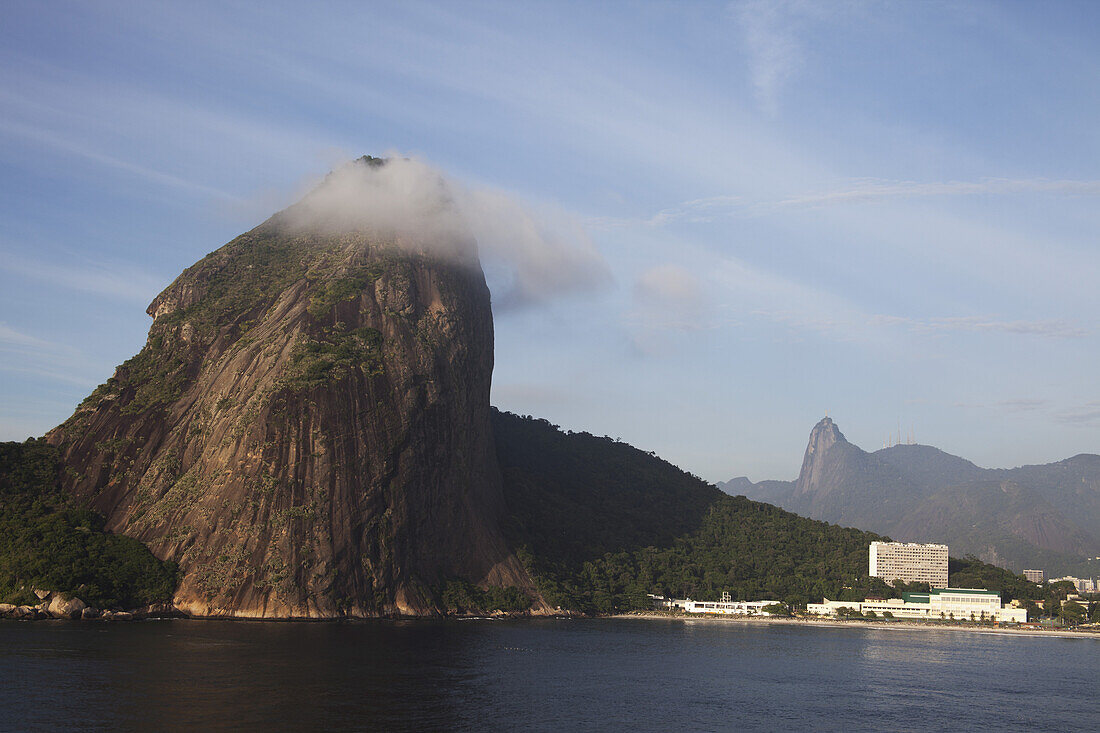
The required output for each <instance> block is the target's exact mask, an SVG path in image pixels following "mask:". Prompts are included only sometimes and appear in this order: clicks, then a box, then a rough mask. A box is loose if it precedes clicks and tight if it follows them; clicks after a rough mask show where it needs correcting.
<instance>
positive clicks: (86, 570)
mask: <svg viewBox="0 0 1100 733" xmlns="http://www.w3.org/2000/svg"><path fill="white" fill-rule="evenodd" d="M57 477H58V454H57V449H56V448H54V447H53V446H51V445H49V444H47V443H46V442H45V441H44V440H41V439H39V440H28V441H27V442H26V443H0V600H4V601H7V602H14V603H37V599H35V598H34V596H33V595H32V594H31V589H32V588H42V589H46V590H52V591H62V592H69V593H73V594H74V595H76V596H77V597H79V598H80V599H81V600H83V601H84V602H85V603H88V604H90V605H93V606H98V607H100V608H111V607H118V606H122V607H135V606H141V605H146V604H149V603H155V602H158V601H164V600H168V599H170V598H171V597H172V593H173V592H174V591H175V588H176V569H175V566H174V565H173V564H171V563H163V562H161V561H159V560H157V559H156V558H155V557H153V554H152V553H151V552H149V550H148V548H146V547H145V546H144V545H142V544H141V543H140V542H138V541H137V540H134V539H131V538H129V537H122V536H119V535H113V534H109V533H107V532H104V530H103V517H101V516H100V515H98V514H96V513H95V512H92V511H89V510H87V509H81V508H79V507H76V506H74V505H73V504H72V502H70V501H68V500H67V499H66V497H65V496H63V495H62V494H61V492H60V491H59V490H58V488H57Z"/></svg>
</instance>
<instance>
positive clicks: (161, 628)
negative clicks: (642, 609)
mask: <svg viewBox="0 0 1100 733" xmlns="http://www.w3.org/2000/svg"><path fill="white" fill-rule="evenodd" d="M1074 641H1077V640H1074ZM1098 653H1100V642H1096V641H1085V642H1084V643H1073V642H1071V643H1069V644H1064V643H1059V640H1055V639H1031V638H1014V637H990V636H985V635H981V636H977V635H967V634H958V633H938V632H925V633H916V632H914V633H895V632H891V631H886V630H867V629H822V628H806V627H799V626H797V625H784V626H779V625H776V626H766V625H751V624H717V623H706V622H703V623H692V622H683V623H669V622H661V621H654V622H647V621H641V620H637V621H636V620H627V621H613V620H592V621H566V620H543V621H525V622H415V623H392V622H374V623H372V622H362V623H348V624H334V623H328V624H277V623H274V624H273V623H248V622H213V621H210V622H197V621H192V622H187V621H176V622H156V623H134V624H116V625H106V624H98V625H97V624H79V623H63V622H57V623H52V622H51V623H47V622H41V623H17V622H8V623H0V662H2V663H3V666H4V668H5V669H8V670H13V671H14V670H18V673H11V674H9V675H8V677H9V679H8V680H7V681H6V682H5V684H4V685H2V686H0V723H3V725H0V728H2V729H5V730H6V729H11V728H17V727H30V728H56V727H62V726H70V727H71V726H72V725H74V724H76V725H78V726H79V727H90V728H94V729H121V730H150V729H177V728H183V727H188V728H193V729H199V730H224V729H239V728H260V727H268V728H271V727H274V728H279V729H290V730H305V729H308V730H318V729H330V728H345V729H347V728H350V729H353V730H380V729H381V730H427V729H450V730H484V729H486V728H506V729H516V728H533V729H536V730H544V729H547V728H566V729H569V730H586V729H588V730H595V729H607V728H622V727H630V728H634V729H638V730H667V729H668V728H670V727H673V726H676V727H684V726H688V727H698V728H703V729H708V730H713V729H727V728H739V729H774V728H779V727H785V728H789V727H795V726H797V727H808V726H810V725H813V726H814V727H816V728H819V729H820V728H825V729H836V728H843V727H854V728H860V729H865V728H876V729H883V730H895V729H896V730H905V729H911V728H912V727H913V724H914V720H921V721H922V723H921V727H931V728H938V727H950V728H961V727H979V728H983V729H989V728H999V727H1009V726H1012V725H1018V724H1019V723H1021V722H1026V723H1027V725H1029V726H1030V727H1031V728H1032V729H1035V730H1055V729H1059V728H1062V727H1066V726H1068V725H1070V724H1071V723H1072V722H1073V721H1074V720H1076V721H1078V722H1080V720H1081V718H1079V717H1078V716H1080V715H1082V714H1084V713H1088V714H1092V715H1095V714H1096V713H1098V712H1100V710H1097V703H1096V701H1095V697H1094V689H1095V683H1094V679H1095V672H1096V671H1097V668H1098V663H1097V661H1096V660H1097V659H1098V657H1097V654H1098ZM1022 691H1027V694H1028V695H1031V696H1033V697H1034V698H1035V699H1043V700H1048V701H1057V703H1058V704H1056V705H1044V706H1043V707H1042V709H1041V711H1040V712H1038V713H1037V712H1036V709H1035V708H1034V706H1032V707H1029V708H1027V712H1026V713H1025V712H1024V710H1023V708H1022V707H1021V706H1020V697H1019V696H1020V695H1021V694H1022ZM1086 719H1087V718H1086Z"/></svg>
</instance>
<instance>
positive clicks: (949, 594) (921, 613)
mask: <svg viewBox="0 0 1100 733" xmlns="http://www.w3.org/2000/svg"><path fill="white" fill-rule="evenodd" d="M841 608H848V609H851V610H852V611H859V612H860V613H864V614H866V613H867V612H868V611H873V612H874V613H875V615H876V616H882V615H883V614H885V613H887V612H889V613H890V615H892V616H893V617H894V618H899V619H912V620H918V621H938V620H941V619H955V620H967V619H970V618H971V617H973V618H975V619H990V618H991V619H993V620H995V621H1000V622H1002V623H1025V622H1026V621H1027V610H1026V609H1024V608H1011V607H1007V606H1002V605H1001V596H1000V594H998V593H997V592H996V591H989V590H981V589H976V588H933V589H932V591H931V592H930V593H905V594H904V597H903V598H887V599H885V600H877V599H867V600H864V601H830V600H829V599H828V598H826V599H824V602H823V603H810V604H809V605H807V606H806V610H807V612H809V613H813V614H817V615H819V616H835V615H837V612H838V611H839V610H840V609H841Z"/></svg>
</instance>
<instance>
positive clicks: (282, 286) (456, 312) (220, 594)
mask: <svg viewBox="0 0 1100 733" xmlns="http://www.w3.org/2000/svg"><path fill="white" fill-rule="evenodd" d="M357 165H362V166H372V167H373V166H377V165H378V162H377V161H369V160H364V161H360V162H358V163H357ZM328 183H329V182H328V181H326V183H325V184H322V185H321V187H320V188H319V189H318V191H323V190H324V186H325V185H327V184H328ZM316 194H317V192H316V191H315V192H314V193H313V194H311V196H316ZM309 202H310V197H307V198H306V199H305V201H304V202H302V203H299V204H298V205H296V206H295V207H291V208H290V209H287V210H286V211H283V212H281V213H279V214H277V215H275V216H274V217H272V218H271V219H270V220H268V221H267V222H265V223H264V224H262V225H260V226H259V227H257V228H255V229H253V230H252V231H250V232H248V233H246V234H244V235H242V236H240V237H238V238H237V239H235V240H233V241H232V242H230V243H229V244H227V245H225V246H224V247H222V248H221V249H219V250H217V251H216V252H213V253H212V254H210V255H208V256H207V257H205V258H203V259H202V260H200V261H199V262H197V263H196V264H195V265H193V266H192V267H190V268H188V269H187V270H186V271H184V272H183V274H181V275H180V276H179V278H177V279H176V281H175V282H173V283H172V284H171V285H170V286H169V287H168V288H167V289H166V290H165V291H164V292H163V293H161V294H160V295H159V296H157V298H156V299H155V300H154V301H153V303H152V304H151V305H150V306H149V309H148V313H149V314H150V315H151V316H152V317H153V319H154V320H153V324H152V326H151V328H150V331H149V338H148V341H147V343H146V345H145V347H144V348H143V349H142V350H141V352H140V353H138V355H137V356H135V357H134V358H132V359H130V360H129V361H127V362H126V363H125V364H123V365H121V366H120V367H118V369H117V370H116V372H115V374H114V376H113V377H112V378H111V379H110V380H108V381H107V383H106V384H104V385H101V386H100V387H99V388H97V389H96V390H95V392H93V393H92V395H90V396H89V397H88V398H87V399H86V400H85V401H84V402H83V403H82V404H81V405H80V407H79V408H78V409H77V411H76V412H75V413H74V415H73V416H72V417H71V418H69V419H68V420H67V421H66V422H65V423H63V424H62V425H60V426H59V427H57V428H56V429H54V430H53V431H52V432H51V433H50V434H49V436H48V437H49V439H50V441H51V442H52V443H54V444H56V445H58V446H59V447H60V448H61V450H62V454H63V457H64V462H65V465H66V466H67V467H68V468H67V469H66V474H65V476H64V479H63V482H64V484H65V486H66V487H67V488H68V489H69V490H71V491H72V492H74V493H75V494H77V495H78V496H79V497H81V498H83V499H85V500H86V501H88V502H89V503H90V504H91V505H92V506H93V507H94V508H95V509H97V510H98V511H100V512H102V513H103V514H104V515H105V516H106V517H107V526H108V528H109V529H110V530H112V531H115V532H120V533H124V534H127V535H130V536H133V537H136V538H138V539H140V540H142V541H143V542H145V543H147V544H148V545H149V547H150V548H151V549H152V550H153V552H154V553H155V554H156V555H157V556H158V557H160V558H162V559H169V560H174V561H176V562H177V563H179V566H180V570H181V577H182V581H181V584H180V587H179V589H178V591H177V594H176V598H175V601H176V604H177V606H179V607H180V608H182V609H184V610H186V611H188V612H189V613H191V614H195V615H204V616H241V617H262V618H335V617H340V616H377V615H385V614H394V613H401V614H414V615H420V614H431V613H435V612H437V610H438V593H439V589H440V588H441V587H442V585H443V584H444V583H446V582H447V581H448V580H451V579H463V580H468V581H470V582H474V583H478V584H482V585H486V584H492V585H514V586H519V587H522V588H526V589H530V587H531V583H530V580H529V578H528V577H527V574H526V572H525V571H524V569H523V568H522V566H521V565H520V563H519V562H518V561H517V560H516V558H515V556H514V555H513V554H512V553H511V551H510V550H509V549H508V547H507V546H506V544H505V542H504V540H503V538H502V535H501V532H500V525H499V522H500V515H501V512H502V498H501V485H500V475H499V469H498V467H497V465H496V459H495V454H494V449H493V443H492V433H491V426H490V422H489V415H490V413H489V410H490V408H489V390H490V382H491V377H492V369H493V323H492V313H491V308H490V301H489V291H488V289H487V287H486V285H485V279H484V276H483V274H482V271H481V267H480V265H479V263H478V260H477V254H476V247H475V245H474V243H473V242H472V241H469V240H467V239H464V238H463V237H462V236H461V233H458V232H456V233H449V232H447V231H444V230H440V229H439V228H435V229H431V230H422V231H418V232H412V233H407V232H402V231H400V230H398V229H395V228H390V227H383V228H372V227H371V226H370V225H369V222H364V221H359V220H356V221H355V223H354V226H339V227H337V226H318V223H319V222H317V221H316V220H310V217H309V216H307V217H303V216H301V215H300V214H301V210H300V208H299V207H302V206H303V205H306V204H309ZM307 209H308V212H307V213H309V214H310V216H313V217H314V218H315V212H316V210H317V207H315V206H313V207H309V206H307ZM440 238H449V241H442V242H441V241H439V239H440Z"/></svg>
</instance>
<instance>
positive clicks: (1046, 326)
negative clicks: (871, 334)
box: [869, 315, 1091, 338]
mask: <svg viewBox="0 0 1100 733" xmlns="http://www.w3.org/2000/svg"><path fill="white" fill-rule="evenodd" d="M869 321H870V323H871V324H872V325H880V326H904V327H907V328H909V329H910V330H911V331H913V332H914V333H919V334H927V335H932V334H937V333H958V332H969V333H981V332H994V333H1009V334H1017V335H1022V336H1042V337H1046V338H1083V337H1085V336H1088V335H1089V334H1090V333H1091V330H1090V329H1088V328H1086V327H1084V326H1081V325H1079V324H1076V323H1071V322H1069V321H1064V320H1058V319H1051V320H1012V321H1008V320H1000V319H997V318H992V317H989V316H949V317H945V318H909V317H904V316H889V315H875V316H871V318H870V319H869Z"/></svg>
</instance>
